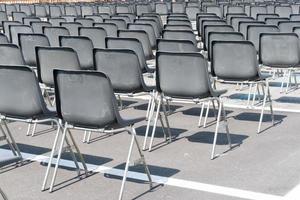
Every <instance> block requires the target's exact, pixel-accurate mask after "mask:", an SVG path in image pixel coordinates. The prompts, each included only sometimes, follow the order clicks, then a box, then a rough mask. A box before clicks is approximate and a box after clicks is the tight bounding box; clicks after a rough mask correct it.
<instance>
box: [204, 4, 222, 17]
mask: <svg viewBox="0 0 300 200" xmlns="http://www.w3.org/2000/svg"><path fill="white" fill-rule="evenodd" d="M206 13H214V14H216V15H217V16H218V17H221V18H223V10H222V8H221V7H220V6H207V7H206Z"/></svg>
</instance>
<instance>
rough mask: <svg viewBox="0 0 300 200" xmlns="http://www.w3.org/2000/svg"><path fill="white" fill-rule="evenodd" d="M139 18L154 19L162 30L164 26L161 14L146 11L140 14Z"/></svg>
mask: <svg viewBox="0 0 300 200" xmlns="http://www.w3.org/2000/svg"><path fill="white" fill-rule="evenodd" d="M138 19H145V20H149V19H150V20H154V21H155V23H156V25H157V27H158V28H159V30H160V31H161V30H162V28H163V22H162V19H161V17H160V15H159V14H157V13H144V14H143V15H142V16H139V18H138Z"/></svg>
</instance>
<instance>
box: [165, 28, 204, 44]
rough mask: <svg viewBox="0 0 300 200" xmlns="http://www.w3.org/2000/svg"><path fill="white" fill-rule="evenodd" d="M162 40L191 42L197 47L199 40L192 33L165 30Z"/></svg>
mask: <svg viewBox="0 0 300 200" xmlns="http://www.w3.org/2000/svg"><path fill="white" fill-rule="evenodd" d="M162 38H164V39H172V40H190V41H192V42H193V44H194V45H195V46H197V43H198V42H197V40H196V37H195V34H194V33H193V32H191V31H170V30H164V31H163V34H162Z"/></svg>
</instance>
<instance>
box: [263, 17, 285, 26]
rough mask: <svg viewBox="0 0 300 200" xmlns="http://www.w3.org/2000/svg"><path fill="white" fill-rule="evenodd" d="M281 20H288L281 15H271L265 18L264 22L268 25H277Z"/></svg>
mask: <svg viewBox="0 0 300 200" xmlns="http://www.w3.org/2000/svg"><path fill="white" fill-rule="evenodd" d="M281 21H289V18H282V17H276V18H274V17H271V18H266V19H265V22H266V24H268V25H275V26H278V23H279V22H281Z"/></svg>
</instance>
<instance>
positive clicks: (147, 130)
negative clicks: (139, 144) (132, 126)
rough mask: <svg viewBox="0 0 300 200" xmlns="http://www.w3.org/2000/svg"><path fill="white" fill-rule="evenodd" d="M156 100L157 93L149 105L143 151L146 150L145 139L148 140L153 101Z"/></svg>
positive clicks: (153, 107) (153, 106) (153, 108)
mask: <svg viewBox="0 0 300 200" xmlns="http://www.w3.org/2000/svg"><path fill="white" fill-rule="evenodd" d="M156 98H157V92H156V93H155V95H154V96H153V100H152V103H151V108H150V112H149V118H148V122H147V128H146V132H145V137H144V144H143V150H146V145H147V139H148V135H149V129H150V124H151V121H152V120H153V114H154V110H155V101H156Z"/></svg>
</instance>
